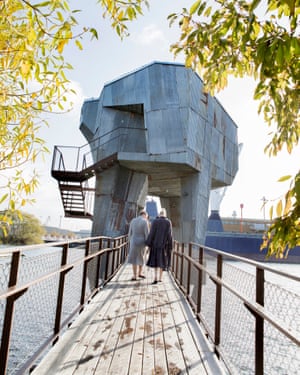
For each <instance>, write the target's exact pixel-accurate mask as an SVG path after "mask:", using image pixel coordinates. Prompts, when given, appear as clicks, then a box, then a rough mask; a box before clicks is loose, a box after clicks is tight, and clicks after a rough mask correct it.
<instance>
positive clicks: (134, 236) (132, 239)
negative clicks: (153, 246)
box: [127, 216, 149, 266]
mask: <svg viewBox="0 0 300 375" xmlns="http://www.w3.org/2000/svg"><path fill="white" fill-rule="evenodd" d="M148 233H149V226H148V221H147V220H146V219H145V218H143V217H142V216H138V217H136V218H134V219H132V221H131V223H130V226H129V232H128V239H129V254H128V260H127V261H128V263H130V264H135V265H139V266H142V265H143V264H144V255H145V249H146V245H145V241H146V239H147V237H148Z"/></svg>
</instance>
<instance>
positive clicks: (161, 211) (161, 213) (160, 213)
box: [159, 208, 167, 217]
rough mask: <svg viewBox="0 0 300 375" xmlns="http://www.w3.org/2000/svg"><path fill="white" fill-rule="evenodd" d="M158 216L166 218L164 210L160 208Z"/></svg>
mask: <svg viewBox="0 0 300 375" xmlns="http://www.w3.org/2000/svg"><path fill="white" fill-rule="evenodd" d="M159 216H165V217H167V210H166V209H165V208H161V210H160V212H159Z"/></svg>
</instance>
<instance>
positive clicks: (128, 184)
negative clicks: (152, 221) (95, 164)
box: [92, 165, 148, 236]
mask: <svg viewBox="0 0 300 375" xmlns="http://www.w3.org/2000/svg"><path fill="white" fill-rule="evenodd" d="M147 191H148V176H147V175H145V174H142V173H138V172H134V171H132V170H129V169H127V168H124V167H122V166H120V165H116V166H114V167H113V168H110V169H108V170H107V171H105V172H102V173H100V174H98V175H97V176H96V194H95V207H94V215H95V217H96V218H97V219H98V220H94V222H93V228H92V232H93V235H95V236H97V235H103V233H105V235H106V236H118V235H122V234H126V233H127V231H128V226H129V223H130V221H131V219H132V218H133V217H135V216H136V215H137V212H138V211H139V208H141V207H144V204H145V201H146V196H147ZM102 217H103V220H99V218H102Z"/></svg>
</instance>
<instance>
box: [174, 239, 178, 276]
mask: <svg viewBox="0 0 300 375" xmlns="http://www.w3.org/2000/svg"><path fill="white" fill-rule="evenodd" d="M176 253H177V254H176V267H175V278H176V280H178V268H179V265H178V262H179V255H178V253H179V242H176Z"/></svg>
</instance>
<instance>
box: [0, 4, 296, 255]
mask: <svg viewBox="0 0 300 375" xmlns="http://www.w3.org/2000/svg"><path fill="white" fill-rule="evenodd" d="M97 2H98V3H99V5H100V6H101V7H102V9H103V17H107V18H109V19H110V21H111V24H112V27H113V28H114V29H115V30H116V32H117V34H118V35H119V36H120V37H121V38H124V37H125V36H128V35H129V32H128V27H127V25H128V22H131V21H133V20H135V19H136V18H137V17H138V16H139V15H142V13H143V7H148V6H149V2H148V0H135V1H134V0H128V1H123V0H116V1H113V0H97ZM69 3H70V2H69V0H62V1H61V0H51V1H50V0H49V1H41V2H34V1H33V0H1V1H0V21H1V22H0V187H1V191H2V193H1V194H2V195H1V196H0V204H1V205H3V204H6V206H7V208H9V209H10V210H13V211H16V210H17V209H18V208H19V207H22V206H24V205H25V204H26V203H27V202H30V199H29V198H28V197H29V196H30V194H31V193H32V192H33V191H34V189H35V188H36V187H37V185H38V176H37V175H36V173H35V172H34V171H33V174H32V176H30V177H27V178H25V177H24V174H23V170H24V165H25V164H26V163H28V162H31V163H34V162H35V160H36V158H37V157H38V156H39V155H41V154H43V153H45V152H47V151H48V150H47V148H46V146H45V142H44V140H42V139H40V138H39V137H38V136H37V132H38V129H39V127H40V126H44V125H45V122H44V120H43V117H42V116H41V113H43V112H47V111H49V112H54V111H56V110H57V109H58V110H65V105H66V104H67V96H66V93H67V92H68V85H67V84H68V79H67V77H66V72H67V71H68V70H69V69H71V68H72V66H71V65H70V64H69V63H68V62H66V61H65V59H64V50H65V47H66V45H67V44H68V43H70V42H71V41H73V42H74V43H75V44H76V45H77V47H78V48H79V49H82V48H83V46H82V44H81V37H82V35H83V34H85V33H87V32H90V33H91V35H92V37H97V31H96V30H95V29H93V28H90V29H89V28H87V27H83V28H82V30H81V31H80V32H79V34H77V35H76V34H74V30H75V29H77V28H78V25H77V20H76V17H75V16H76V13H77V12H78V10H71V9H70V7H69ZM299 13H300V3H299V0H268V1H262V0H252V1H249V0H248V1H246V0H239V1H235V0H231V1H230V0H216V1H210V2H206V1H202V0H197V1H195V2H194V4H193V5H192V6H191V7H190V9H186V8H184V9H183V10H182V12H181V13H179V14H171V15H170V16H169V21H170V24H173V23H174V22H178V23H179V26H180V28H181V37H180V40H179V41H178V43H176V44H174V45H173V46H171V50H172V51H173V52H174V54H175V56H176V55H178V54H179V53H184V54H185V57H186V60H185V61H186V66H187V67H191V68H193V69H195V70H196V71H197V72H198V73H199V75H200V76H201V77H202V78H203V80H204V83H205V86H206V89H207V90H208V91H209V92H210V93H212V94H213V93H214V92H216V91H218V90H222V89H223V88H224V87H225V86H226V85H227V80H228V77H229V76H230V75H233V76H236V77H244V76H245V75H248V76H253V77H254V78H255V79H256V81H257V86H256V89H255V92H254V99H256V100H257V101H258V102H259V107H258V111H259V113H262V114H263V115H264V118H265V121H266V123H267V125H268V126H270V127H271V126H272V127H273V126H274V125H275V130H274V131H273V133H272V137H271V141H270V142H269V144H268V145H267V146H266V149H265V152H266V153H268V154H269V155H270V156H275V155H277V153H278V152H279V151H280V150H282V148H283V147H286V148H287V150H288V152H291V151H292V149H293V147H294V146H295V145H297V144H298V142H299V136H300V126H299V102H300V100H299V96H300V95H299V92H300V90H299V78H300V77H299V76H300V70H299V55H300V41H299V26H298V25H299V21H298V18H299ZM10 171H12V173H9V172H10ZM292 181H294V185H293V183H292V185H291V188H290V190H289V191H288V192H287V194H286V196H285V199H283V200H281V201H280V202H278V204H277V207H276V213H277V215H278V217H277V218H276V219H275V222H274V226H272V228H271V229H270V231H269V232H268V234H267V238H266V241H265V243H264V245H265V246H268V247H269V252H268V254H269V255H273V254H275V255H276V256H283V255H284V254H286V253H287V249H288V248H290V247H291V246H294V245H296V244H297V245H298V244H299V241H300V240H299V207H300V202H299V193H298V192H299V174H297V175H296V177H295V178H294V179H293V180H292ZM16 212H17V211H16ZM0 221H2V222H7V223H9V219H8V218H7V216H6V215H5V214H0ZM3 230H4V231H5V226H3ZM286 246H287V247H286Z"/></svg>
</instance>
